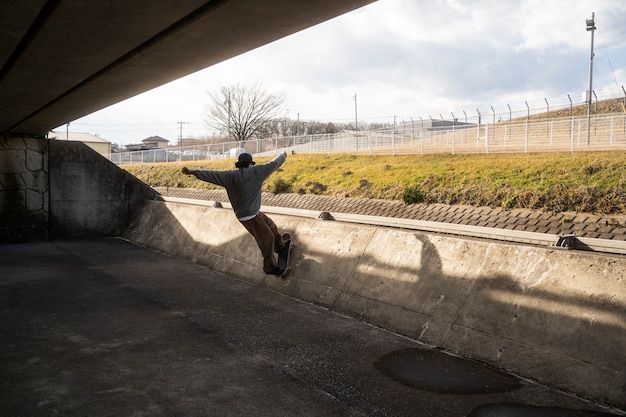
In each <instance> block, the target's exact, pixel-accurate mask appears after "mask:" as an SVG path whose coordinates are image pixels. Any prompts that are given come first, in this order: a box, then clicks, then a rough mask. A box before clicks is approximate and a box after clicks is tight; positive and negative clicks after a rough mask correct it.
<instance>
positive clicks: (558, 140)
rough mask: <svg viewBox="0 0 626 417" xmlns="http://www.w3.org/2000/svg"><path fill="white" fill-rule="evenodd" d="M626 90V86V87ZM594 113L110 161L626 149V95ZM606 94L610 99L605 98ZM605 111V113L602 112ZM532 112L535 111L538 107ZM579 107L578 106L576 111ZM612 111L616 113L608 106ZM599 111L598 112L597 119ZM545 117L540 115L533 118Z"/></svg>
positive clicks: (441, 123) (566, 108) (406, 124)
mask: <svg viewBox="0 0 626 417" xmlns="http://www.w3.org/2000/svg"><path fill="white" fill-rule="evenodd" d="M622 88H623V87H622ZM593 95H594V97H595V99H596V101H595V107H594V104H593V103H592V106H591V107H590V114H588V115H585V116H583V115H576V114H575V110H576V112H577V113H580V112H581V109H583V110H585V113H586V109H587V106H586V105H582V106H581V105H580V103H577V104H576V105H575V104H574V102H573V100H572V98H571V97H570V96H569V95H568V96H567V98H566V99H563V98H561V99H552V100H547V99H544V102H545V105H543V106H540V104H539V103H538V102H534V103H530V104H529V103H528V102H525V109H520V108H518V109H516V110H512V109H511V107H510V106H509V105H506V108H503V107H500V108H498V109H496V108H494V107H491V108H490V110H491V112H485V111H483V112H481V111H480V110H479V109H476V111H475V112H471V113H468V112H466V111H463V112H462V116H460V115H458V116H460V117H457V115H456V114H455V113H451V116H452V117H451V118H448V119H446V118H444V117H443V115H439V118H438V119H434V118H432V117H431V116H429V117H428V118H427V119H423V118H421V117H420V118H419V120H414V119H411V120H410V121H406V120H402V121H400V122H398V123H394V124H393V125H390V126H389V127H386V128H382V129H378V130H365V131H359V130H357V131H354V130H352V131H342V132H339V133H333V134H323V135H303V136H289V137H275V138H266V139H253V140H249V141H246V142H245V143H238V142H226V143H219V144H210V143H209V144H203V145H195V146H187V147H169V148H167V149H149V150H142V151H135V152H120V153H112V154H110V155H108V158H109V159H110V160H111V161H112V162H113V163H115V164H118V165H121V164H141V163H157V162H177V161H198V160H211V159H227V158H236V157H237V156H238V155H239V154H240V153H242V152H249V153H251V154H254V155H257V156H263V155H275V154H276V153H278V152H280V151H283V150H285V151H287V152H292V153H317V154H320V153H324V154H331V153H345V154H359V155H374V154H379V155H399V154H433V153H451V154H459V153H520V152H577V151H606V150H625V149H626V91H625V97H624V98H622V97H619V98H613V99H612V100H611V99H609V100H606V99H604V100H603V101H602V102H600V103H598V95H596V93H595V92H594V94H593ZM605 95H606V94H605ZM599 105H600V106H604V108H601V109H600V110H601V111H600V113H602V114H598V112H599V111H598V106H599ZM531 106H532V107H531ZM575 106H576V107H575ZM607 106H609V107H607ZM592 113H593V114H592ZM539 114H540V115H541V117H533V115H539Z"/></svg>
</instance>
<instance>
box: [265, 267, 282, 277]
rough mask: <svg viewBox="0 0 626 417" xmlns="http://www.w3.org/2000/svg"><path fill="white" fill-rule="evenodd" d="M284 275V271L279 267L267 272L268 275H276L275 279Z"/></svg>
mask: <svg viewBox="0 0 626 417" xmlns="http://www.w3.org/2000/svg"><path fill="white" fill-rule="evenodd" d="M284 273H285V270H284V269H282V268H279V267H275V268H274V269H272V270H271V271H270V272H268V273H267V274H268V275H276V276H277V277H279V276H281V275H282V274H284Z"/></svg>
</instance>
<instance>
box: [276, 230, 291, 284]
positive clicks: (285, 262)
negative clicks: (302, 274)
mask: <svg viewBox="0 0 626 417" xmlns="http://www.w3.org/2000/svg"><path fill="white" fill-rule="evenodd" d="M283 240H284V241H285V247H284V248H283V249H281V251H280V252H278V267H279V268H280V269H284V270H285V272H283V273H282V274H281V275H280V277H281V278H285V277H286V276H287V275H289V273H290V272H291V268H290V267H289V255H290V254H291V243H292V241H291V235H290V234H289V233H283Z"/></svg>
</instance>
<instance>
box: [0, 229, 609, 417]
mask: <svg viewBox="0 0 626 417" xmlns="http://www.w3.org/2000/svg"><path fill="white" fill-rule="evenodd" d="M0 249H1V250H0V319H1V320H0V323H1V324H0V332H1V334H2V338H1V339H0V377H1V378H0V381H1V384H2V389H1V390H0V414H1V415H3V416H54V415H62V416H135V417H138V416H186V417H193V416H446V417H448V416H474V417H487V416H507V417H513V416H600V415H609V413H608V412H607V411H606V410H602V409H601V408H599V407H597V406H595V405H593V404H590V403H588V402H585V401H583V400H580V399H577V398H574V397H572V396H570V395H566V394H564V393H561V392H557V391H555V390H552V389H549V388H546V387H543V386H540V385H537V384H534V383H532V382H529V381H525V380H521V379H518V378H516V377H514V376H511V375H506V374H503V373H500V372H498V371H496V370H493V369H490V368H487V367H485V366H482V365H481V364H477V363H474V362H470V361H466V360H461V359H459V358H456V357H452V356H449V355H446V354H445V353H443V352H441V351H438V350H432V349H428V348H426V347H425V346H422V345H419V344H417V343H415V342H414V341H411V340H409V339H406V338H403V337H400V336H397V335H395V334H392V333H389V332H386V331H383V330H380V329H378V328H374V327H372V326H368V325H366V324H364V323H362V322H359V321H357V320H354V319H350V318H347V317H344V316H340V315H338V314H335V313H333V312H330V311H328V310H325V309H322V308H319V307H315V306H313V305H310V304H307V303H303V302H301V301H298V300H296V299H292V298H289V297H286V296H284V295H280V294H278V293H276V292H272V291H270V290H268V289H264V288H260V287H257V286H254V285H251V284H248V283H245V282H243V281H240V280H237V279H234V278H231V277H228V276H225V275H222V274H219V273H216V272H213V271H210V270H208V269H206V268H204V267H201V266H199V265H197V264H194V263H190V262H185V261H182V260H179V259H176V258H172V257H169V256H166V255H163V254H161V253H158V252H155V251H152V250H149V249H145V248H142V247H139V246H137V245H134V244H132V243H129V242H126V241H123V240H120V239H103V240H71V241H56V242H42V243H29V244H15V245H3V246H2V247H1V248H0ZM614 413H615V411H614Z"/></svg>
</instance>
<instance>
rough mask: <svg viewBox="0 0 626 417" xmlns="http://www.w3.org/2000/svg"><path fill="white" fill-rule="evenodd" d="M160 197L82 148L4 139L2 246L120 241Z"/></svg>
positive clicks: (0, 149) (0, 152)
mask: <svg viewBox="0 0 626 417" xmlns="http://www.w3.org/2000/svg"><path fill="white" fill-rule="evenodd" d="M155 198H159V197H158V193H157V192H156V191H154V190H153V189H151V188H150V187H148V186H147V185H146V184H144V183H142V182H141V181H139V180H137V178H135V177H134V176H132V175H130V174H129V173H128V172H126V171H124V170H122V169H121V168H119V167H117V166H116V165H114V164H113V163H111V162H110V161H109V160H107V159H106V158H104V157H103V156H102V155H100V154H99V153H97V152H96V151H94V150H93V149H91V148H90V147H89V146H87V145H85V144H84V143H82V142H68V141H60V140H48V139H45V138H30V137H4V138H2V139H0V242H28V241H37V240H48V239H59V238H80V237H87V236H119V235H120V234H121V233H122V230H123V229H124V227H125V226H126V224H127V222H128V220H129V219H130V216H131V213H133V212H134V211H135V209H136V208H137V207H139V206H140V205H141V204H143V202H144V200H145V199H155Z"/></svg>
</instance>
